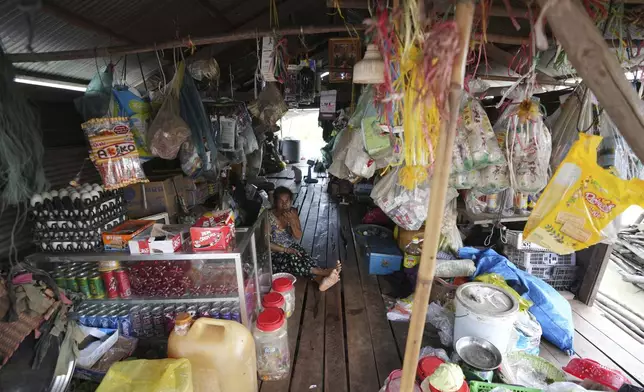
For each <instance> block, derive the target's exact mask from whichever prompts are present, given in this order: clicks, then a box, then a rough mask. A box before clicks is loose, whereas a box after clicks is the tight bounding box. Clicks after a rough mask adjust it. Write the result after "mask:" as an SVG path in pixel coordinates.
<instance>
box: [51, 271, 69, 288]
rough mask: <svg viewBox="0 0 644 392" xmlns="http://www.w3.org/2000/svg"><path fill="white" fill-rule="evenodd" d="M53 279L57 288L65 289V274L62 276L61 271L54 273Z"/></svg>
mask: <svg viewBox="0 0 644 392" xmlns="http://www.w3.org/2000/svg"><path fill="white" fill-rule="evenodd" d="M54 280H55V281H56V286H58V288H59V289H63V290H65V289H66V288H67V280H66V279H65V276H63V274H62V272H56V273H54Z"/></svg>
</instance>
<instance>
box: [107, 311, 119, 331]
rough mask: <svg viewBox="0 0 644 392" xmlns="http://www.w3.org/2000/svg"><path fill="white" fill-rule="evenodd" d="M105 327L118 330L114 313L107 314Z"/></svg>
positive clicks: (116, 315)
mask: <svg viewBox="0 0 644 392" xmlns="http://www.w3.org/2000/svg"><path fill="white" fill-rule="evenodd" d="M107 325H109V327H108V328H109V329H119V317H118V313H117V312H115V311H110V312H109V313H108V314H107Z"/></svg>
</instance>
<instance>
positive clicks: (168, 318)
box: [163, 305, 176, 333]
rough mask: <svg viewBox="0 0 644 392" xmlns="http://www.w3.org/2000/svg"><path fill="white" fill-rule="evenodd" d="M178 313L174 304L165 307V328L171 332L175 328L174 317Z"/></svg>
mask: <svg viewBox="0 0 644 392" xmlns="http://www.w3.org/2000/svg"><path fill="white" fill-rule="evenodd" d="M175 317H176V313H175V311H174V306H173V305H168V306H166V307H165V308H163V318H164V319H165V330H166V331H167V332H168V333H170V332H171V331H172V330H173V329H174V318H175Z"/></svg>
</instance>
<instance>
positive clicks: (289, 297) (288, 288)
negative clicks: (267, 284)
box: [271, 278, 295, 318]
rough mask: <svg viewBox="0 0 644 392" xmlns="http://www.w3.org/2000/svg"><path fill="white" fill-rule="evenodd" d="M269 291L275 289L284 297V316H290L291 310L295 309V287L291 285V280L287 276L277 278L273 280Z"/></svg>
mask: <svg viewBox="0 0 644 392" xmlns="http://www.w3.org/2000/svg"><path fill="white" fill-rule="evenodd" d="M271 291H276V292H278V293H280V294H282V296H283V297H284V301H286V304H285V310H284V312H285V313H286V318H289V317H291V315H292V314H293V310H294V309H295V287H293V281H291V280H290V279H289V278H279V279H275V280H274V281H273V286H272V287H271Z"/></svg>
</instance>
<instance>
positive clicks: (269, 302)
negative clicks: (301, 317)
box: [262, 291, 286, 313]
mask: <svg viewBox="0 0 644 392" xmlns="http://www.w3.org/2000/svg"><path fill="white" fill-rule="evenodd" d="M262 308H264V309H269V308H276V309H282V311H283V312H284V313H286V301H285V300H284V296H283V295H282V294H280V293H278V292H277V291H271V292H270V293H268V294H266V295H265V296H264V298H262Z"/></svg>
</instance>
